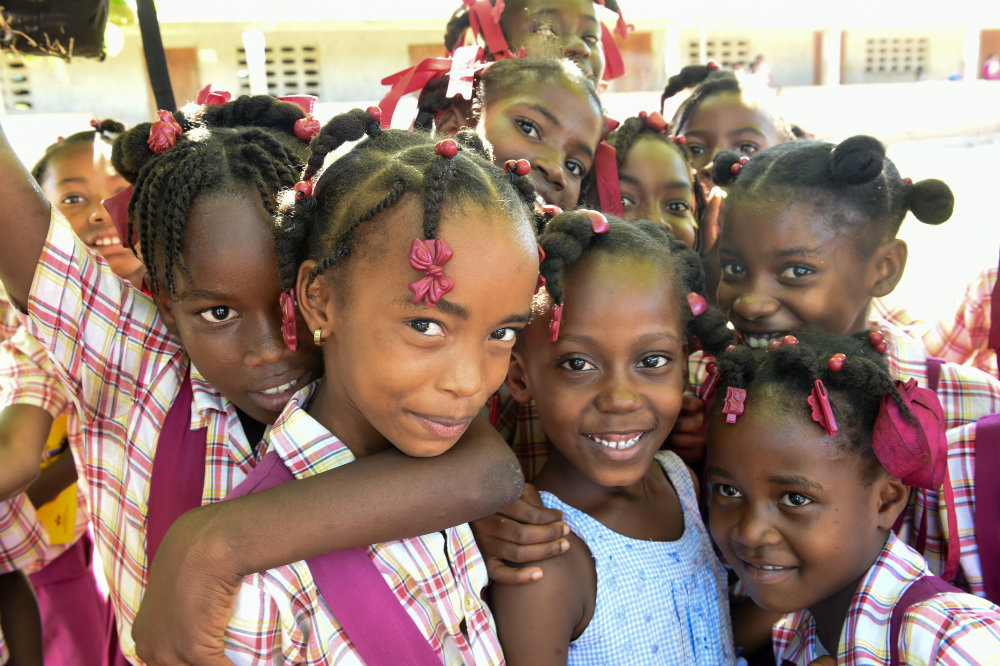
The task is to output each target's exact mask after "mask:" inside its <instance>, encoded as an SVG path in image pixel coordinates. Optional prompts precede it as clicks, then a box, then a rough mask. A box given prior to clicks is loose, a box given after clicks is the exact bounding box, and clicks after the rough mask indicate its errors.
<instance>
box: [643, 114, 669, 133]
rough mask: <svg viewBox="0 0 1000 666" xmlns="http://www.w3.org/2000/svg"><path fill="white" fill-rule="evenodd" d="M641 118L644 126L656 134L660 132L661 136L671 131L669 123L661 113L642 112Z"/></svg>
mask: <svg viewBox="0 0 1000 666" xmlns="http://www.w3.org/2000/svg"><path fill="white" fill-rule="evenodd" d="M639 117H640V118H641V119H642V123H643V125H645V126H646V127H648V128H649V129H651V130H653V131H654V132H659V133H660V134H667V133H668V132H669V131H670V123H668V122H667V121H666V120H665V119H664V118H663V116H662V115H660V112H659V111H653V112H652V113H647V112H646V111H640V112H639Z"/></svg>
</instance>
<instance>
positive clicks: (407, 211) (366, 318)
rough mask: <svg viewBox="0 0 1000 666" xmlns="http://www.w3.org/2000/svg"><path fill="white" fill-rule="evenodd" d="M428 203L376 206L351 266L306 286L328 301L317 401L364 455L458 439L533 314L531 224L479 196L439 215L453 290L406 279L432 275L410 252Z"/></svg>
mask: <svg viewBox="0 0 1000 666" xmlns="http://www.w3.org/2000/svg"><path fill="white" fill-rule="evenodd" d="M421 211H422V202H420V201H417V200H416V198H415V197H412V196H411V197H409V200H406V199H404V200H402V201H400V203H399V204H397V205H395V206H393V207H392V208H390V209H389V210H387V211H385V212H383V213H380V214H378V215H377V216H376V217H375V218H373V219H372V221H371V222H370V223H369V224H367V225H365V226H364V227H362V231H361V232H360V234H361V235H360V236H359V237H358V238H357V245H356V247H357V248H358V249H357V250H356V253H355V254H353V256H352V259H351V263H350V264H348V265H347V266H346V267H345V269H344V273H342V274H340V275H337V274H335V273H328V274H324V275H322V276H320V277H319V278H317V280H316V282H315V283H314V284H313V286H312V287H310V289H309V292H308V295H307V297H308V298H310V299H316V300H317V301H318V302H321V303H322V305H323V307H324V308H325V309H324V310H323V314H322V317H323V319H322V320H320V321H319V322H318V323H317V324H315V325H314V327H318V328H321V329H322V334H323V337H324V340H325V342H324V347H323V351H324V362H325V365H326V379H325V380H324V382H323V384H322V388H321V391H320V393H319V394H317V396H316V399H315V400H314V405H315V410H311V411H314V413H315V414H316V418H317V419H318V420H320V422H322V423H323V424H324V425H325V426H327V427H328V428H329V430H330V431H331V432H333V433H334V434H336V435H337V436H338V437H339V438H340V439H341V440H342V441H343V442H344V443H345V444H346V445H347V446H348V447H349V448H350V449H351V450H352V451H353V452H354V454H355V455H356V456H361V455H365V454H367V453H372V452H374V451H378V450H380V449H383V448H385V447H386V446H388V445H389V444H392V445H394V446H395V447H396V448H398V449H400V450H401V451H403V452H404V453H406V454H408V455H411V456H435V455H439V454H441V453H443V452H444V451H446V450H448V449H449V448H450V447H451V446H452V445H453V444H454V443H455V442H456V441H457V440H458V438H459V437H460V436H461V435H462V433H463V432H465V429H466V428H467V427H468V425H469V423H470V421H471V420H472V419H473V418H474V417H475V416H476V415H477V414H478V413H479V411H480V409H482V407H483V405H485V404H486V401H487V400H488V399H489V397H490V395H492V394H493V393H494V392H495V391H496V390H497V389H498V388H499V387H500V384H501V383H502V382H503V379H504V376H505V375H506V373H507V367H508V365H509V363H510V351H511V348H512V347H513V346H514V339H515V336H516V334H517V332H518V331H519V330H521V329H522V328H523V327H524V325H525V324H526V323H527V321H528V319H529V318H530V309H531V297H532V293H533V292H534V288H535V282H536V280H537V277H538V250H537V246H536V243H535V239H534V235H533V233H532V230H531V227H530V225H529V223H528V221H527V219H524V220H521V221H518V222H516V223H515V222H512V221H511V220H510V218H509V217H508V216H507V215H506V214H505V213H503V212H502V211H497V210H492V209H484V208H482V207H480V206H478V205H476V204H466V205H462V204H460V203H459V204H458V205H454V206H446V207H445V208H444V209H443V212H442V217H441V221H440V224H439V226H438V236H437V237H438V238H440V239H442V240H444V241H445V242H446V243H447V244H448V246H449V247H450V248H451V249H452V251H453V253H454V254H453V256H452V258H451V260H449V261H448V262H447V263H446V264H445V265H444V266H443V270H444V275H445V277H447V278H448V279H450V280H452V281H453V282H454V289H452V291H450V292H448V293H447V294H445V295H444V297H443V298H442V299H441V300H440V301H439V302H438V303H437V306H436V307H428V306H427V305H425V304H424V302H423V301H421V302H420V303H417V304H414V302H413V292H411V291H410V289H409V288H408V284H409V283H411V282H413V281H415V280H419V279H421V278H423V277H424V274H423V273H421V272H419V271H417V270H416V269H414V268H413V267H412V266H411V265H410V262H409V256H410V247H411V244H412V242H413V240H414V238H417V237H418V236H419V237H421V238H422V237H423V236H422V234H421V233H420V224H419V220H420V219H421ZM352 252H353V251H352ZM309 265H310V264H309V263H308V262H307V263H306V264H305V265H304V268H305V267H306V266H309ZM299 285H300V289H302V288H304V280H303V271H300V280H299ZM331 289H332V290H333V291H331ZM300 300H301V297H300ZM309 344H311V343H309Z"/></svg>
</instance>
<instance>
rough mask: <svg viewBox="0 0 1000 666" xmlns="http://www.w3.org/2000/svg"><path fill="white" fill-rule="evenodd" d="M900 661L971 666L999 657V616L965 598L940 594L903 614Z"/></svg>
mask: <svg viewBox="0 0 1000 666" xmlns="http://www.w3.org/2000/svg"><path fill="white" fill-rule="evenodd" d="M899 641H900V653H901V655H902V657H903V659H902V661H903V663H905V664H909V665H911V666H932V665H935V664H936V665H938V666H974V665H978V664H983V663H985V662H984V657H986V656H991V657H996V656H997V655H1000V612H998V609H997V607H996V606H993V605H992V604H990V603H989V602H988V601H986V600H984V599H980V598H979V597H974V596H972V595H968V594H941V595H938V596H936V597H934V598H932V599H930V600H928V601H925V602H923V603H921V604H917V605H915V606H913V607H912V608H910V609H909V610H908V611H907V612H906V617H905V619H904V621H903V627H902V628H901V630H900V636H899Z"/></svg>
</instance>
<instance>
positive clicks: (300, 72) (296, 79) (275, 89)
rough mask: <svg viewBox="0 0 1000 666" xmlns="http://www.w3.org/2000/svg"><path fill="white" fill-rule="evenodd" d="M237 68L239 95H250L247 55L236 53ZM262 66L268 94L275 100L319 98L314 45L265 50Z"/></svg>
mask: <svg viewBox="0 0 1000 666" xmlns="http://www.w3.org/2000/svg"><path fill="white" fill-rule="evenodd" d="M236 63H237V66H238V68H239V70H238V72H237V76H239V78H240V92H241V93H249V92H250V73H249V72H248V71H247V69H246V67H247V56H246V51H245V50H244V49H243V48H242V47H240V48H238V49H237V50H236ZM264 66H265V68H266V73H267V92H268V93H269V94H271V95H274V96H276V97H283V96H285V95H302V94H308V95H319V92H320V82H321V81H322V77H321V75H320V63H319V48H318V47H317V46H314V45H308V44H306V45H300V46H293V45H288V44H285V45H282V46H276V47H270V46H269V47H267V48H265V49H264Z"/></svg>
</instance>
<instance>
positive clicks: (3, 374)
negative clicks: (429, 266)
mask: <svg viewBox="0 0 1000 666" xmlns="http://www.w3.org/2000/svg"><path fill="white" fill-rule="evenodd" d="M70 400H71V397H70V394H69V391H68V390H67V388H66V387H65V386H64V385H63V383H62V381H60V379H59V378H58V376H56V373H55V368H53V367H52V363H51V362H50V361H49V359H48V356H47V355H46V353H45V350H44V349H42V346H41V345H40V344H39V343H38V341H37V340H35V339H34V338H32V337H31V336H30V335H28V332H27V331H26V330H25V329H24V328H23V327H22V328H20V329H19V330H18V331H17V332H16V333H15V334H14V336H13V337H11V338H9V339H7V340H4V341H3V342H0V407H4V406H7V405H33V406H35V407H40V408H41V409H44V410H45V411H46V412H48V413H49V414H50V415H51V416H52V418H56V417H57V416H59V415H60V414H62V413H63V412H64V411H66V409H67V408H68V407H69V404H70Z"/></svg>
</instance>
